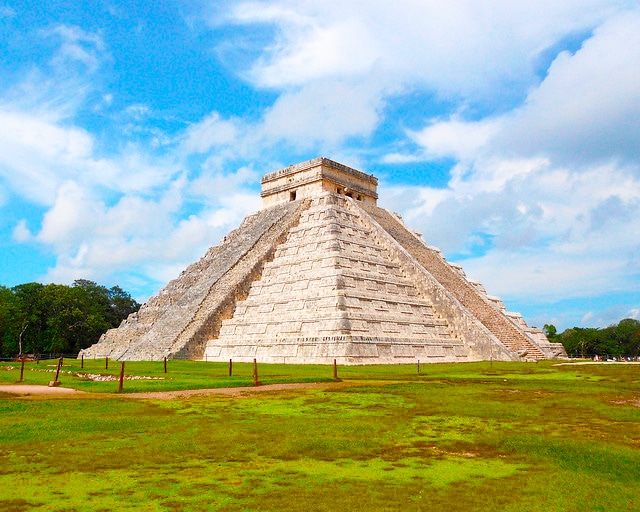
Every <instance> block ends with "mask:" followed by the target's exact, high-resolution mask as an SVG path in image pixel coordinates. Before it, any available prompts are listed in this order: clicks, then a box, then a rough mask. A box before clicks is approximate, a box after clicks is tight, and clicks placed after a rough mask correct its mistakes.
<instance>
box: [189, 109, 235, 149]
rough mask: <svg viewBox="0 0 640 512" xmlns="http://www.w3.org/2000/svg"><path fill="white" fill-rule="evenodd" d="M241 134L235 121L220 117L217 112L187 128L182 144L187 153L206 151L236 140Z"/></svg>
mask: <svg viewBox="0 0 640 512" xmlns="http://www.w3.org/2000/svg"><path fill="white" fill-rule="evenodd" d="M238 136H239V129H238V127H237V126H236V124H235V123H234V122H233V121H227V120H223V119H221V118H220V115H219V114H218V113H217V112H212V113H211V114H209V115H208V116H207V117H205V118H204V119H202V120H201V121H199V122H198V123H196V124H193V125H191V126H189V127H188V128H187V130H186V131H185V133H184V135H183V137H184V139H183V142H182V146H183V149H184V151H186V152H187V153H206V152H207V151H209V150H210V149H212V148H214V147H216V146H222V145H226V144H230V143H232V142H234V141H235V140H236V139H237V138H238Z"/></svg>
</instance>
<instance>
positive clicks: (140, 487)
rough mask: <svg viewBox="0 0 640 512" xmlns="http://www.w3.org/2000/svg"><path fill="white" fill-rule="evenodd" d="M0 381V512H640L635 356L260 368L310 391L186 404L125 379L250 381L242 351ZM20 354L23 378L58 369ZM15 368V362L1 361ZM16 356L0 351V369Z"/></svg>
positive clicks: (191, 384)
mask: <svg viewBox="0 0 640 512" xmlns="http://www.w3.org/2000/svg"><path fill="white" fill-rule="evenodd" d="M104 364H105V362H104V360H100V361H85V368H84V369H81V368H80V362H79V361H68V360H66V361H65V366H64V367H63V369H64V370H65V372H67V371H68V372H71V373H63V374H62V375H61V378H60V380H61V382H62V385H63V386H69V387H74V388H77V389H82V390H86V391H94V392H99V393H101V394H95V395H90V396H89V397H83V398H71V399H63V398H55V399H42V398H36V397H23V398H19V397H15V396H9V395H2V394H0V460H1V461H2V464H1V466H0V468H1V471H0V510H6V511H11V510H15V511H21V510H68V511H71V510H78V511H79V510H87V511H89V510H91V511H95V510H105V511H106V510H220V511H253V510H273V511H281V510H301V511H315V510H317V511H321V510H327V511H334V512H335V511H343V510H362V511H375V510H402V511H415V510H425V511H427V510H428V511H439V510H443V511H447V512H453V511H457V510H460V511H474V510H501V511H515V510H518V511H545V512H546V511H554V510H557V511H573V510H575V511H579V510H585V511H586V510H602V511H618V510H636V511H637V510H640V492H639V489H640V365H597V366H594V365H584V366H556V365H554V363H553V362H542V363H538V364H531V363H529V364H525V363H495V362H494V363H493V364H490V363H488V362H487V363H471V364H437V365H422V367H421V370H422V373H421V374H418V373H417V368H416V366H413V365H402V366H365V367H339V369H338V371H339V377H340V379H341V382H337V383H336V382H333V378H332V377H333V368H332V367H330V366H294V365H259V378H260V380H261V381H262V383H263V384H270V383H282V382H311V381H314V382H326V385H324V384H323V385H321V386H320V387H317V388H316V387H314V388H309V389H295V390H286V391H266V392H261V393H257V394H249V395H243V396H241V397H230V396H224V395H214V396H195V397H192V398H189V399H180V400H149V399H133V398H130V397H127V396H126V395H127V392H133V391H152V390H175V389H188V388H205V387H220V386H245V385H251V383H252V380H253V377H252V375H253V373H252V372H253V368H252V365H250V364H245V365H241V364H234V376H233V377H229V376H228V364H217V363H201V362H186V361H169V362H168V373H167V374H165V373H164V369H163V364H162V362H160V363H127V364H126V367H125V370H126V373H127V374H128V375H139V376H146V377H161V378H162V380H131V381H125V384H124V387H125V389H124V391H125V393H124V394H117V393H115V391H116V390H117V387H118V382H117V381H110V382H93V381H90V380H87V379H86V378H82V377H78V376H74V375H73V374H74V373H78V372H87V373H93V374H97V373H100V374H111V375H114V376H115V375H118V374H119V371H120V363H117V362H111V363H110V365H109V370H105V369H104ZM54 365H55V362H54V361H42V362H40V364H39V365H36V364H35V363H28V365H27V368H26V370H25V384H36V383H40V384H46V383H47V382H48V381H49V380H53V375H52V373H51V372H44V371H38V370H42V369H54V370H55V366H54ZM11 366H13V369H5V368H7V367H11ZM18 377H19V365H17V364H16V363H0V383H3V384H6V383H14V382H15V381H16V380H18Z"/></svg>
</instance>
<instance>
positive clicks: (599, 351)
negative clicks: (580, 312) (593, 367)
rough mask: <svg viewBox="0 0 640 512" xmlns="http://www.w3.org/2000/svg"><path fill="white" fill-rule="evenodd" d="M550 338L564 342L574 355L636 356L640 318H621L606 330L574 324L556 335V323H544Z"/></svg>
mask: <svg viewBox="0 0 640 512" xmlns="http://www.w3.org/2000/svg"><path fill="white" fill-rule="evenodd" d="M545 331H546V334H547V337H548V338H549V339H550V340H551V341H554V342H558V343H562V344H563V345H564V348H565V350H566V351H567V354H569V355H570V356H573V357H593V356H596V355H597V356H599V357H613V358H620V357H633V358H636V357H638V356H640V321H638V320H635V319H633V318H626V319H624V320H621V321H620V322H619V323H618V325H610V326H609V327H605V328H604V329H596V328H593V327H573V328H571V329H567V330H565V331H564V332H562V333H560V334H557V333H556V328H555V327H554V326H553V325H545Z"/></svg>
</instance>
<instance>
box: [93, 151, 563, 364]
mask: <svg viewBox="0 0 640 512" xmlns="http://www.w3.org/2000/svg"><path fill="white" fill-rule="evenodd" d="M377 186H378V180H377V179H376V178H375V177H374V176H371V175H368V174H365V173H363V172H360V171H357V170H355V169H352V168H350V167H347V166H345V165H342V164H339V163H337V162H334V161H332V160H329V159H327V158H316V159H314V160H309V161H308V162H303V163H300V164H297V165H292V166H290V167H287V168H285V169H280V170H278V171H275V172H272V173H269V174H267V175H265V176H264V177H263V179H262V194H261V195H262V198H263V208H262V209H261V210H259V211H258V212H255V213H253V214H251V215H248V216H247V217H246V218H245V219H244V221H243V222H242V224H241V225H240V227H238V228H237V229H235V230H233V231H231V232H230V233H228V234H227V236H225V237H224V238H223V240H222V241H221V243H220V244H219V245H217V246H215V247H212V248H211V249H209V250H208V251H207V253H206V254H205V255H204V256H203V257H202V258H201V259H200V260H199V261H197V262H195V263H193V264H192V265H189V266H188V267H187V268H186V269H185V270H184V271H183V272H182V273H181V274H180V276H178V277H177V278H176V279H174V280H173V281H170V282H169V283H168V284H167V286H165V287H164V288H163V289H162V290H160V292H158V294H157V295H155V296H154V297H152V298H151V299H149V301H147V303H146V304H144V305H143V306H142V307H141V308H140V310H139V311H138V312H137V313H135V314H132V315H130V316H129V318H127V319H126V320H125V321H124V322H123V323H122V324H121V325H120V327H118V328H117V329H111V330H109V331H107V332H106V333H105V334H104V335H103V336H102V337H101V338H100V341H99V342H98V343H96V344H95V345H93V346H91V347H90V348H88V349H87V350H85V351H83V354H84V355H85V357H109V358H111V359H121V360H129V359H134V360H161V359H163V358H164V357H168V358H172V357H173V358H188V359H204V360H206V361H228V360H229V359H232V360H234V361H248V362H250V361H253V360H254V359H257V360H259V361H262V362H279V363H282V362H291V363H314V364H315V363H325V364H330V363H333V361H337V362H339V363H340V364H381V363H385V364H388V363H415V362H416V361H420V362H424V363H428V362H446V361H478V360H483V359H496V360H505V361H509V360H511V361H535V360H539V359H545V358H557V357H564V356H566V353H565V352H564V348H563V347H562V345H561V344H558V343H550V342H549V340H547V339H546V337H545V335H544V333H543V332H542V331H541V330H540V329H537V328H535V327H529V326H528V325H527V324H526V322H525V321H524V319H523V318H522V316H521V315H519V314H518V313H511V312H509V311H507V309H506V308H505V306H504V304H503V303H502V301H501V300H500V299H499V298H498V297H494V296H491V295H488V294H487V292H486V291H485V289H484V287H483V286H482V285H481V284H480V283H478V282H476V281H472V280H470V279H468V278H467V276H466V275H465V273H464V271H463V270H462V267H461V266H460V265H456V264H454V263H450V262H448V261H447V260H446V259H445V258H444V256H443V255H442V253H441V251H440V250H439V249H437V248H435V247H432V246H429V245H427V244H426V243H425V242H424V240H423V239H422V237H421V236H420V235H419V234H417V233H416V232H415V231H413V230H412V229H410V228H409V227H407V226H406V225H405V224H404V222H403V220H402V218H401V217H400V216H399V215H398V214H395V213H392V212H390V211H387V210H385V209H384V208H380V207H378V205H377V199H378V193H377Z"/></svg>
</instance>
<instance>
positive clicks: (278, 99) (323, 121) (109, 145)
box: [0, 0, 640, 329]
mask: <svg viewBox="0 0 640 512" xmlns="http://www.w3.org/2000/svg"><path fill="white" fill-rule="evenodd" d="M316 156H326V157H329V158H331V159H333V160H337V161H339V162H342V163H344V164H347V165H350V166H352V167H355V168H357V169H360V170H362V171H365V172H367V173H373V174H375V175H376V176H378V177H379V179H380V187H379V194H380V200H379V204H380V205H381V206H383V207H386V208H389V209H391V210H393V211H396V212H399V213H400V214H401V215H402V216H403V218H404V219H405V221H406V223H407V224H409V225H410V226H411V227H413V228H414V229H417V230H419V231H421V232H422V233H423V235H424V237H425V239H426V240H427V242H428V243H429V244H430V245H435V246H438V247H440V248H441V249H442V250H443V252H444V254H445V255H446V257H447V258H448V259H450V260H451V261H456V262H459V263H461V264H462V265H463V267H464V269H465V271H466V273H467V275H468V276H469V277H471V278H473V279H477V280H479V281H481V282H482V283H483V284H484V285H485V288H486V289H487V291H488V292H489V294H491V295H498V296H500V297H502V298H503V300H504V301H505V303H506V305H507V307H508V309H510V310H514V311H520V312H521V313H522V314H523V316H524V317H525V319H526V320H527V321H528V323H530V324H533V325H538V326H542V325H543V324H545V323H554V324H555V325H556V326H558V327H559V328H560V329H564V328H566V327H571V326H574V325H578V326H605V325H608V324H611V323H614V322H617V321H618V320H620V319H622V318H627V317H633V318H640V222H639V221H638V219H639V218H640V6H639V5H638V2H637V0H634V1H617V0H575V1H573V0H554V1H550V0H536V1H529V0H523V1H521V2H513V1H511V0H489V1H486V2H482V3H481V4H479V3H478V2H474V1H471V0H451V1H449V2H436V1H431V0H420V1H417V0H396V1H395V2H388V1H380V0H366V1H364V0H341V1H335V2H334V1H325V2H317V1H302V0H298V1H293V0H292V1H286V0H271V1H269V2H260V1H253V2H245V1H217V2H205V1H198V0H188V1H184V0H181V1H177V0H176V1H173V0H166V1H164V2H146V1H144V0H143V1H139V2H134V3H133V4H132V3H130V2H119V1H100V0H96V1H94V2H67V1H65V2H62V1H59V2H57V1H55V0H52V1H47V2H42V3H41V4H40V5H39V4H38V2H34V1H33V0H29V1H4V2H3V0H0V219H1V222H0V284H4V285H6V286H13V285H16V284H20V283H24V282H29V281H40V282H57V283H71V282H72V281H73V280H74V279H78V278H85V279H92V280H95V281H97V282H99V283H101V284H105V285H108V286H112V285H115V284H118V285H120V286H122V287H123V288H124V289H126V290H127V291H130V292H131V293H132V294H133V295H134V296H135V297H136V298H138V299H139V300H146V299H147V298H148V297H149V296H150V295H152V294H154V293H155V292H157V291H158V290H159V289H160V288H161V287H162V286H163V285H164V284H166V282H167V281H168V280H169V279H172V278H174V277H176V276H177V275H178V274H179V272H180V271H181V270H182V269H183V268H184V267H186V266H187V265H188V264H189V263H192V262H193V261H195V260H197V259H198V258H200V257H201V256H202V255H203V254H204V252H205V251H206V250H207V248H208V247H210V246H212V245H216V244H217V243H218V242H219V240H220V238H221V237H222V236H224V235H225V234H226V233H227V232H228V231H230V230H231V229H234V228H236V227H237V226H238V225H239V224H240V222H241V221H242V219H243V217H244V216H245V215H246V214H247V213H249V212H251V211H255V210H257V209H259V208H260V197H259V188H260V186H259V181H260V177H261V176H262V175H263V174H265V173H267V172H271V171H273V170H276V169H279V168H281V167H285V166H287V165H289V164H292V163H297V162H300V161H304V160H307V159H310V158H314V157H316Z"/></svg>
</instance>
